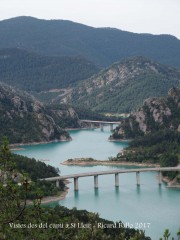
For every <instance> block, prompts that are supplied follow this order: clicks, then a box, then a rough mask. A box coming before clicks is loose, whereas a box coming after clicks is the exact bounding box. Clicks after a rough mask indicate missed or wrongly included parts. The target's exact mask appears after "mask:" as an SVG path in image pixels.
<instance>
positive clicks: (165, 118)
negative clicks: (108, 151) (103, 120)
mask: <svg viewBox="0 0 180 240" xmlns="http://www.w3.org/2000/svg"><path fill="white" fill-rule="evenodd" d="M167 128H168V129H173V130H177V131H180V88H171V89H170V90H169V92H168V96H167V97H161V98H150V99H146V100H145V101H144V104H143V106H142V107H141V108H139V109H138V110H137V111H136V112H134V113H131V114H130V116H129V118H127V119H125V120H124V121H123V123H122V125H121V126H119V127H118V128H117V129H116V131H115V133H114V134H113V135H112V137H111V138H133V137H135V136H138V135H145V134H147V133H151V132H154V131H157V130H160V129H167Z"/></svg>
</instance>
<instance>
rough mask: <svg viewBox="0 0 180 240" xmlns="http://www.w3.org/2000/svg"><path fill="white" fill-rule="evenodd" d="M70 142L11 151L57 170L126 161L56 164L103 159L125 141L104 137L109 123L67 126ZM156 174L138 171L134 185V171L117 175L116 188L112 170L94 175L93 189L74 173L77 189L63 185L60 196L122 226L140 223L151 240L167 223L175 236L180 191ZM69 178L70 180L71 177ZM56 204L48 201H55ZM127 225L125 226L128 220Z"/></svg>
mask: <svg viewBox="0 0 180 240" xmlns="http://www.w3.org/2000/svg"><path fill="white" fill-rule="evenodd" d="M69 132H70V135H71V137H72V139H73V140H72V141H70V142H60V143H49V144H41V145H33V146H23V148H24V150H18V151H16V153H18V154H22V155H24V156H28V157H34V158H36V159H39V160H49V161H45V163H46V164H50V165H52V166H54V167H58V168H59V169H60V171H61V175H66V174H71V173H72V174H73V173H83V172H93V171H106V170H110V169H116V168H135V167H134V166H133V167H129V166H65V165H61V164H60V163H61V162H63V161H65V160H67V159H70V158H80V157H92V158H94V159H97V160H107V159H108V157H110V156H116V154H117V153H118V152H120V151H122V149H123V148H125V147H127V146H128V143H126V142H109V141H108V137H109V135H110V134H111V133H110V131H109V126H107V127H105V128H104V131H103V132H102V131H101V130H100V129H94V130H74V131H69ZM156 174H157V173H153V172H146V173H141V174H140V182H141V185H140V187H137V185H136V175H135V173H125V174H119V188H117V187H115V186H114V185H115V182H114V175H104V176H99V188H98V190H97V189H96V190H95V189H94V178H93V177H85V178H79V191H78V192H74V185H73V182H72V183H70V184H69V185H68V187H69V192H68V194H67V196H66V198H65V199H64V200H62V201H60V204H61V205H64V206H66V207H68V208H73V207H76V208H77V209H86V210H88V211H92V212H97V213H99V215H100V217H102V218H106V219H108V220H113V221H122V222H123V223H124V224H126V225H127V226H132V227H142V229H143V230H145V232H146V235H147V236H150V237H151V238H152V240H158V239H159V238H160V237H162V236H163V232H164V230H165V229H166V228H168V229H169V230H170V232H171V237H174V238H175V240H176V239H178V238H177V235H176V232H177V231H178V229H179V228H180V190H179V189H169V188H166V185H165V184H162V185H161V186H159V185H158V181H157V178H156V177H157V176H156ZM71 181H72V180H71ZM55 204H59V202H57V203H52V204H51V205H52V206H54V205H55ZM128 224H129V225H128Z"/></svg>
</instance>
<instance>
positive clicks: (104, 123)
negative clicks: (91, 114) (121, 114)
mask: <svg viewBox="0 0 180 240" xmlns="http://www.w3.org/2000/svg"><path fill="white" fill-rule="evenodd" d="M80 122H82V123H90V124H91V128H94V124H96V123H97V124H99V125H100V128H101V131H103V126H104V125H107V124H109V125H110V130H111V131H113V124H118V125H119V124H121V122H120V121H119V122H110V121H98V120H80Z"/></svg>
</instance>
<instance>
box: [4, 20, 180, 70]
mask: <svg viewBox="0 0 180 240" xmlns="http://www.w3.org/2000/svg"><path fill="white" fill-rule="evenodd" d="M0 31H1V33H2V37H1V39H0V48H5V47H20V48H22V49H26V50H29V51H34V52H38V53H40V54H44V55H50V56H53V55H54V56H63V55H64V56H73V55H74V56H83V57H85V58H87V59H89V60H90V61H92V62H94V63H96V64H97V65H99V66H100V67H105V66H108V65H110V64H112V63H113V62H116V61H120V60H121V59H123V58H126V57H130V56H136V55H143V56H147V57H149V58H152V59H154V60H156V61H160V62H162V63H164V64H169V65H172V66H173V65H174V66H180V60H179V56H180V40H178V39H177V38H175V37H174V36H172V35H166V34H162V35H152V34H138V33H131V32H127V31H122V30H119V29H114V28H95V27H90V26H86V25H84V24H80V23H75V22H72V21H68V20H42V19H41V20H40V19H36V18H31V17H19V18H18V17H17V18H13V19H6V20H3V21H0ZM47 33H48V35H47Z"/></svg>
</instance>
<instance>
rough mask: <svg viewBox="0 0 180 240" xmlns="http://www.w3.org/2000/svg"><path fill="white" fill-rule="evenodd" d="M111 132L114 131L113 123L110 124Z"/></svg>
mask: <svg viewBox="0 0 180 240" xmlns="http://www.w3.org/2000/svg"><path fill="white" fill-rule="evenodd" d="M110 131H111V132H112V131H113V123H110Z"/></svg>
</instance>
